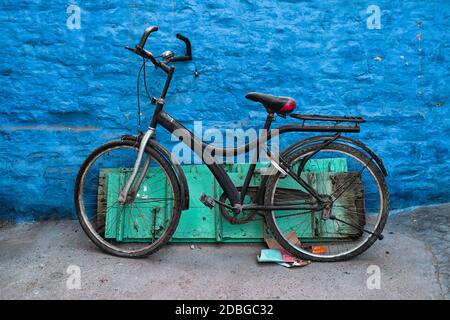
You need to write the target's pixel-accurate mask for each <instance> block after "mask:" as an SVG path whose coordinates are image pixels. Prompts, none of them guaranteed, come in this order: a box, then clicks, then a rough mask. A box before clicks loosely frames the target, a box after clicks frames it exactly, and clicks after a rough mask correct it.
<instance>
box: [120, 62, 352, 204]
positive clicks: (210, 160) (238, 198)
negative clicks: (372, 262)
mask: <svg viewBox="0 0 450 320" xmlns="http://www.w3.org/2000/svg"><path fill="white" fill-rule="evenodd" d="M163 70H164V69H163ZM174 70H175V68H174V67H173V66H170V67H168V70H164V71H165V72H166V73H167V79H166V82H165V84H164V88H163V90H162V93H161V96H160V98H159V99H154V101H155V110H154V112H153V117H152V120H151V122H150V126H149V129H148V131H147V132H146V133H145V134H144V136H143V138H142V139H141V143H140V147H139V153H138V158H137V160H136V163H135V166H134V168H133V172H132V174H131V175H130V178H129V179H128V181H127V183H126V185H125V187H124V189H123V190H122V192H121V193H120V195H119V201H120V202H122V203H124V202H126V201H127V200H130V199H134V196H135V195H136V194H137V190H138V189H139V187H140V184H141V182H142V180H143V178H144V177H145V174H146V171H147V169H148V165H149V159H147V160H146V162H145V164H144V169H143V170H142V171H141V174H140V175H139V177H137V180H136V176H137V173H138V171H139V168H140V166H141V162H142V158H143V154H144V150H145V148H146V146H147V143H148V140H149V139H151V138H152V136H153V134H154V132H155V130H156V127H157V126H158V125H161V126H162V127H164V128H165V129H166V130H167V131H169V132H170V133H171V134H173V135H175V136H176V137H177V138H178V139H180V140H182V141H183V143H185V144H186V145H187V146H188V147H189V148H190V149H191V150H192V151H194V152H195V153H196V154H197V155H198V156H199V157H200V158H201V159H202V160H203V161H204V162H205V163H206V165H207V166H208V168H209V170H210V171H211V173H212V174H213V175H214V177H215V178H216V179H217V181H218V183H219V185H220V186H221V188H222V189H223V191H224V192H225V194H226V196H227V198H228V199H229V200H230V203H231V207H233V210H234V211H235V212H240V211H241V210H242V209H243V208H244V209H248V208H251V209H252V210H273V209H274V207H267V206H263V205H255V204H251V205H245V206H244V205H243V199H244V197H245V196H246V194H247V190H248V187H249V184H250V181H251V177H252V176H253V174H254V171H255V168H256V161H257V159H254V160H256V161H253V162H252V164H251V165H250V167H249V170H248V172H247V174H246V178H245V180H244V185H243V187H242V191H241V193H239V191H238V188H237V187H236V186H235V185H234V184H233V182H232V181H231V179H230V177H229V176H228V174H227V173H226V171H225V170H224V169H223V168H222V167H221V166H220V165H219V164H218V163H217V161H215V156H223V155H232V156H237V155H240V154H243V153H248V152H250V151H252V150H254V149H256V148H257V152H256V154H255V156H256V157H258V156H259V153H258V151H259V150H260V149H262V145H263V144H264V143H265V142H267V141H269V140H271V139H272V138H273V137H275V136H277V135H281V134H283V133H288V132H335V133H336V134H335V135H334V136H332V138H331V139H329V140H327V141H326V142H325V143H323V145H322V148H324V147H326V146H327V145H328V144H330V143H331V142H333V141H335V140H336V139H338V138H339V137H340V132H358V131H359V128H355V127H346V126H342V127H335V126H326V125H305V124H289V125H284V126H281V127H279V128H277V129H275V130H272V131H270V130H269V129H270V126H271V124H272V121H273V120H274V119H275V117H274V114H273V113H269V114H268V115H267V118H266V122H265V124H264V127H263V129H264V132H266V133H267V134H266V135H265V136H263V137H262V138H261V137H258V138H257V139H255V140H254V141H251V142H249V143H247V144H245V145H244V146H240V147H236V148H220V147H215V146H212V145H210V144H207V143H205V142H203V141H202V140H201V139H200V138H198V137H196V136H195V135H194V134H193V133H192V132H191V131H189V130H188V129H187V128H185V127H184V126H183V125H182V124H180V123H179V122H178V121H177V120H175V119H174V118H172V117H171V116H170V115H169V114H167V113H166V112H164V111H163V107H164V103H165V101H164V99H165V97H166V94H167V91H168V88H169V86H170V82H171V80H172V75H173V73H174ZM319 150H320V149H319ZM205 151H207V152H205ZM267 155H268V156H269V159H270V161H271V163H272V169H271V170H278V171H281V172H282V174H285V175H289V176H291V177H292V178H293V179H294V180H295V181H296V182H297V183H298V184H299V185H300V186H302V187H303V188H304V189H305V190H306V192H308V193H309V194H310V195H311V196H312V197H313V198H314V199H315V200H316V201H317V203H318V204H323V203H324V202H326V201H327V200H326V199H324V198H323V197H322V196H321V195H320V194H318V193H317V192H316V191H315V190H314V188H313V187H312V186H311V185H310V184H308V182H306V181H305V180H304V179H302V178H301V177H300V176H299V175H297V174H295V173H294V172H293V170H292V169H291V168H290V167H289V165H288V164H287V163H286V162H285V161H284V160H283V159H282V158H281V157H280V161H279V162H277V161H276V160H275V159H274V157H273V156H272V155H271V153H270V152H268V151H267ZM272 172H273V171H272ZM135 180H136V182H135ZM133 182H135V183H134V184H133ZM131 186H133V189H132V190H131V192H130V188H131ZM304 208H305V207H304V206H295V205H292V206H288V207H286V206H284V207H281V206H280V207H279V208H278V207H276V209H279V210H293V209H304Z"/></svg>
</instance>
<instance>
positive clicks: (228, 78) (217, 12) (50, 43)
mask: <svg viewBox="0 0 450 320" xmlns="http://www.w3.org/2000/svg"><path fill="white" fill-rule="evenodd" d="M71 5H72V6H71ZM73 5H75V6H76V7H73ZM371 5H375V6H377V7H378V8H379V9H380V19H379V20H377V13H376V7H375V9H374V7H373V6H372V7H370V6H371ZM69 6H71V7H69ZM77 7H79V8H80V9H81V11H80V21H79V22H80V25H79V28H78V27H77V25H76V23H77V19H76V18H77V17H76V16H72V15H73V14H74V11H73V8H75V12H76V8H77ZM373 10H375V11H373ZM71 16H72V17H71ZM74 17H75V18H74ZM68 19H69V20H68ZM149 25H158V26H159V27H160V31H159V32H158V33H156V34H154V35H152V37H151V38H150V40H149V49H150V50H151V51H153V52H155V53H160V52H162V51H163V50H165V49H175V50H176V51H177V52H178V53H181V52H182V50H183V46H182V44H181V43H180V42H179V41H177V40H176V39H175V37H174V35H175V33H177V32H180V33H183V34H185V35H186V36H188V37H189V38H190V39H191V41H192V45H193V53H194V57H195V59H194V61H193V62H192V63H180V64H178V65H177V70H176V73H175V77H174V80H173V85H172V87H171V88H170V91H169V94H168V97H167V100H166V110H167V111H168V112H169V113H171V114H172V116H174V117H175V118H177V119H179V120H181V121H182V122H183V123H184V124H185V125H186V126H188V127H191V126H192V124H193V121H195V120H200V119H203V121H204V123H203V125H204V126H205V127H218V128H233V127H244V128H249V127H253V126H261V125H262V123H263V121H264V112H263V109H262V108H261V107H259V106H257V105H255V104H254V103H251V102H249V101H246V100H245V99H244V95H245V93H246V92H248V91H262V92H268V93H273V94H280V95H290V96H293V97H295V98H296V99H297V102H298V106H299V107H298V110H299V111H301V112H305V113H322V114H338V115H344V114H345V115H360V116H364V117H365V118H367V120H368V123H366V124H364V126H363V130H362V132H361V134H360V135H359V136H357V137H356V138H359V139H362V140H363V141H364V142H366V143H367V144H368V145H369V146H370V147H371V148H373V150H375V151H376V152H377V153H378V154H379V155H380V156H381V157H382V158H383V159H384V161H385V164H386V167H387V168H388V171H389V173H390V175H389V185H390V191H391V194H392V206H393V207H394V208H402V207H408V206H413V205H423V204H429V203H439V202H448V201H449V198H450V191H449V190H450V175H449V167H450V166H449V160H448V157H449V147H450V140H449V137H450V121H449V116H448V114H449V112H448V108H449V105H448V101H449V97H448V95H449V92H450V90H449V83H450V77H449V75H450V71H449V70H450V64H449V57H450V48H449V46H450V44H449V32H448V30H449V29H450V2H448V1H445V0H442V1H421V0H411V1H384V0H383V1H380V0H374V1H318V0H316V1H294V0H291V1H267V0H264V1H250V0H247V1H237V0H229V1H220V0H208V1H200V0H191V1H127V0H121V1H118V0H108V1H106V0H103V1H92V0H83V1H81V0H79V1H61V0H52V1H42V0H27V1H24V0H15V1H12V0H2V1H1V4H0V43H1V55H0V120H1V122H0V175H1V179H0V203H1V205H2V210H1V212H0V217H4V218H5V217H8V218H11V217H13V218H14V217H15V218H16V219H18V220H21V219H35V218H47V217H69V216H72V217H73V216H74V210H73V200H72V199H73V185H74V179H75V176H76V172H77V169H78V167H79V165H80V164H81V162H82V161H83V159H84V158H85V157H86V156H87V154H88V153H89V152H90V150H92V149H93V148H94V147H95V146H98V145H99V144H101V143H103V142H105V141H107V140H110V139H113V138H115V137H119V136H120V135H121V134H123V133H127V132H133V133H134V132H136V97H135V87H136V74H137V71H138V68H139V64H140V61H139V58H138V57H137V56H134V55H133V54H131V53H130V52H128V51H126V50H124V49H123V46H124V45H134V44H135V43H137V41H138V39H139V37H140V36H141V33H142V31H143V30H144V28H145V27H147V26H149ZM74 27H75V28H74ZM195 69H197V70H198V71H199V72H200V76H199V77H198V78H195V77H194V76H193V73H194V70H195ZM149 81H150V89H151V92H152V94H154V95H157V94H158V90H159V89H160V88H161V87H162V83H163V82H162V81H163V75H162V74H161V72H154V71H152V72H151V73H150V74H149ZM151 111H152V106H149V105H148V104H147V105H145V106H144V119H143V120H144V123H146V121H148V120H149V117H150V115H151ZM283 121H284V120H282V119H278V121H277V122H278V124H281V123H282V122H283ZM158 135H159V137H160V138H161V139H162V140H163V141H164V142H165V143H166V144H168V145H169V144H170V137H169V136H168V135H167V134H164V133H163V132H162V130H159V131H158ZM302 137H304V135H294V136H290V137H289V139H290V141H294V140H296V139H299V138H302Z"/></svg>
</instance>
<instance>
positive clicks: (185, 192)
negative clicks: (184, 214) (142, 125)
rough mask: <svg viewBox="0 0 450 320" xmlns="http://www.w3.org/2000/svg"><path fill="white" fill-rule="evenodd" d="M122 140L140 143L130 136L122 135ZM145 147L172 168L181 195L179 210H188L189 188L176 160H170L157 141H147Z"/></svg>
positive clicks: (137, 139) (136, 138)
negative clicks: (158, 155)
mask: <svg viewBox="0 0 450 320" xmlns="http://www.w3.org/2000/svg"><path fill="white" fill-rule="evenodd" d="M122 140H128V141H135V142H136V143H140V139H139V137H136V136H132V135H124V136H122ZM147 147H150V148H153V149H154V150H156V151H157V152H158V153H159V154H160V155H162V156H163V157H164V159H166V161H167V162H168V163H169V165H170V166H171V167H172V169H173V171H174V172H175V175H176V176H177V180H178V188H179V190H180V195H181V210H187V209H189V186H188V183H187V179H186V176H185V174H184V171H183V169H182V168H181V165H180V163H179V162H178V161H177V160H176V159H172V157H171V155H170V152H169V151H168V150H167V149H166V148H165V147H164V146H163V145H161V144H160V143H159V142H158V141H156V140H154V139H150V140H149V141H148V146H147Z"/></svg>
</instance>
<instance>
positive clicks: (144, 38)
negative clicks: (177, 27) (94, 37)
mask: <svg viewBox="0 0 450 320" xmlns="http://www.w3.org/2000/svg"><path fill="white" fill-rule="evenodd" d="M156 31H158V27H157V26H152V27H148V28H147V29H145V31H144V33H143V35H142V37H141V40H140V41H139V43H138V44H137V45H136V47H134V48H130V47H125V48H126V49H128V50H130V51H132V52H134V53H136V54H137V55H139V56H141V57H143V58H145V59H149V60H150V61H151V62H152V63H153V64H154V65H155V66H157V67H160V68H161V69H163V70H164V71H165V72H167V73H168V72H169V71H170V69H171V68H170V67H168V66H167V64H166V63H170V62H178V61H188V60H192V49H191V42H190V41H189V39H188V38H186V37H185V36H183V35H181V34H179V33H177V34H176V37H177V39H179V40H181V41H183V42H184V44H185V46H186V54H185V55H182V56H174V57H172V58H170V59H169V60H166V61H165V62H166V63H164V62H162V61H158V60H156V59H155V57H154V56H153V54H152V53H151V52H149V51H147V50H145V49H144V47H145V44H146V42H147V39H148V37H149V36H150V34H152V33H153V32H156Z"/></svg>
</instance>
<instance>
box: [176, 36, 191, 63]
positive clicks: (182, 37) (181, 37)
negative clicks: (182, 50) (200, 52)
mask: <svg viewBox="0 0 450 320" xmlns="http://www.w3.org/2000/svg"><path fill="white" fill-rule="evenodd" d="M176 37H177V39H180V40H181V41H183V42H184V43H185V44H186V56H188V57H191V58H192V49H191V41H189V39H188V38H186V37H185V36H183V35H181V34H179V33H177V34H176Z"/></svg>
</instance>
